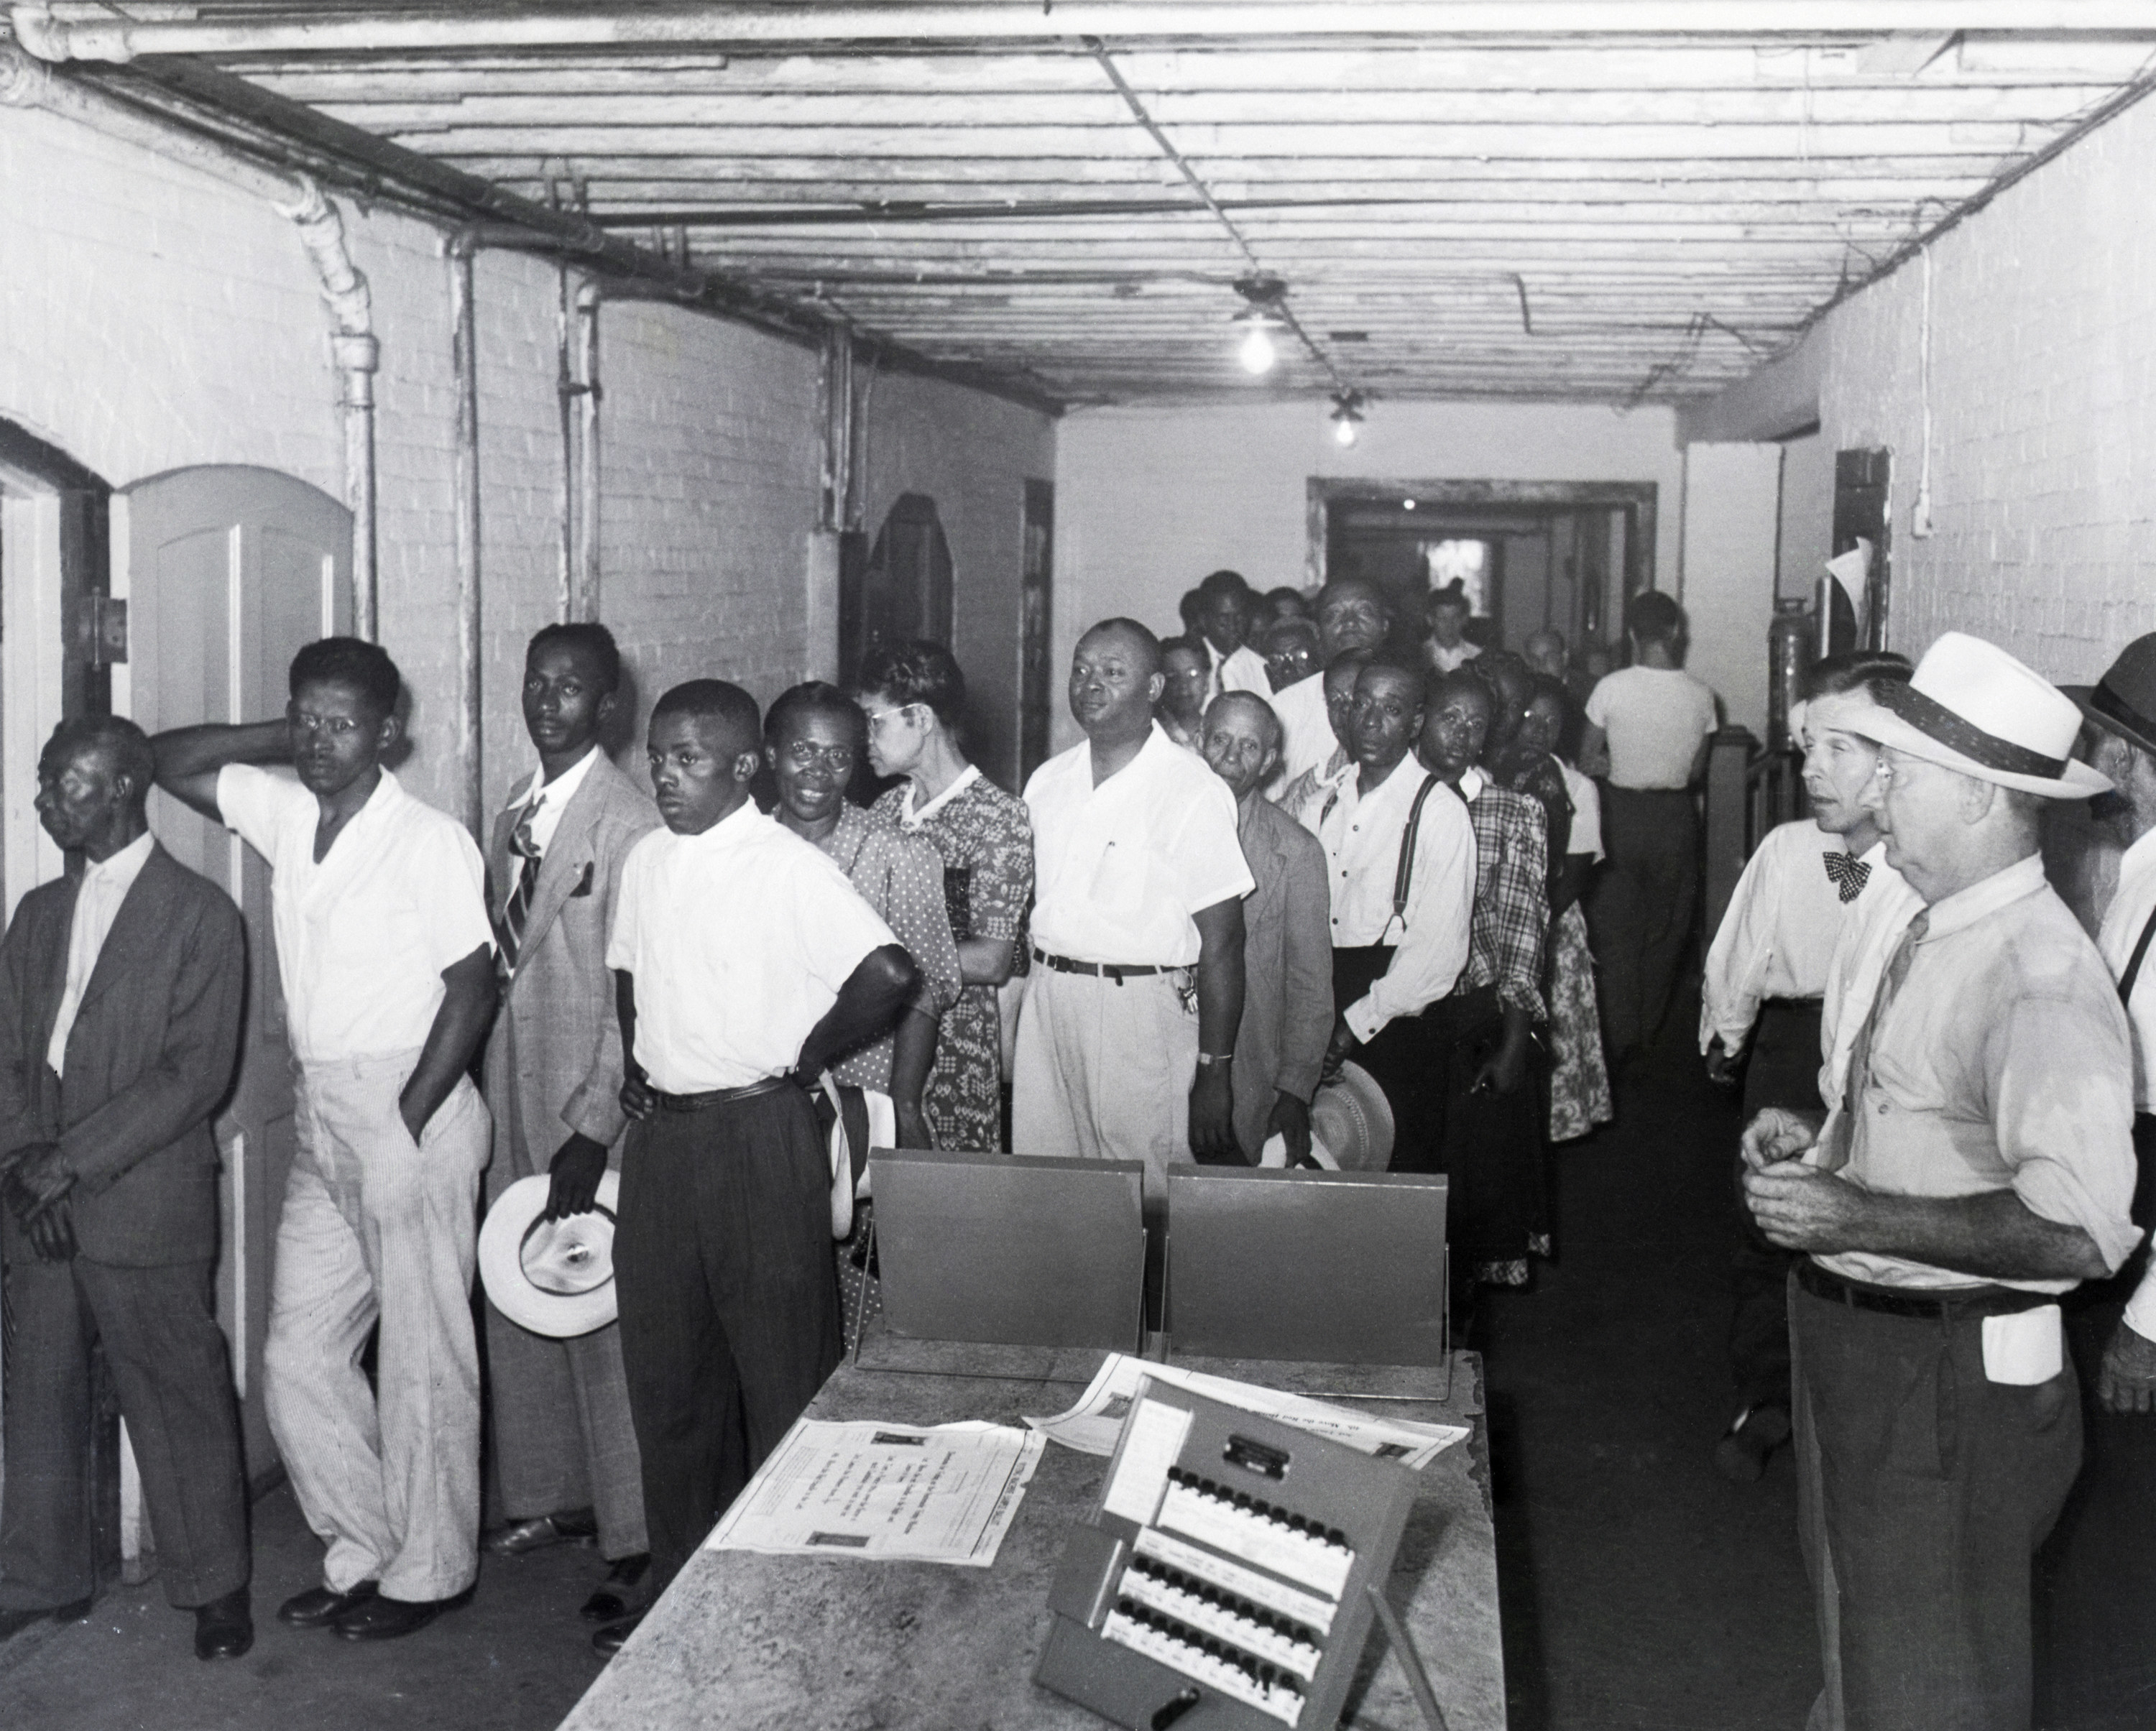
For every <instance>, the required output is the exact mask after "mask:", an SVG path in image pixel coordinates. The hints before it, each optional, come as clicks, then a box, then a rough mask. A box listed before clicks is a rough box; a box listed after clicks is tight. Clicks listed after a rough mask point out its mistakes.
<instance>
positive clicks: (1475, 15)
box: [10, 0, 2156, 61]
mask: <svg viewBox="0 0 2156 1731" xmlns="http://www.w3.org/2000/svg"><path fill="white" fill-rule="evenodd" d="M1889 10H1891V13H1892V16H1891V17H1887V16H1885V15H1883V14H1884V13H1886V12H1887V11H1889ZM2030 10H2031V8H2030V7H2029V5H2028V4H2027V3H2026V0H1897V3H1896V4H1895V5H1894V6H1893V7H1892V8H1881V6H1880V5H1879V4H1878V3H1877V0H1628V3H1625V4H1621V5H1619V4H1612V3H1611V0H1333V3H1329V4H1327V5H1324V6H1310V5H1306V4H1302V3H1301V0H1162V3H1159V4H1142V3H1132V0H1076V3H1065V4H1055V5H1052V6H1042V7H1032V6H1020V5H1014V4H1012V3H1010V0H973V3H970V4H968V3H959V4H951V5H920V4H890V3H885V4H868V5H855V6H813V7H811V6H788V7H774V6H738V5H736V6H711V5H706V6H697V5H687V6H676V7H669V8H663V9H662V8H650V9H649V10H643V9H639V10H635V11H630V10H628V9H621V10H615V9H613V8H596V7H588V8H571V7H562V8H552V7H549V8H544V9H536V10H534V11H531V12H529V13H523V14H521V15H519V14H516V13H500V12H497V13H469V12H466V11H465V10H464V9H463V8H459V7H455V6H452V5H449V4H446V3H445V4H444V5H442V6H441V7H440V8H439V9H437V10H435V11H434V12H432V13H421V12H414V11H408V10H402V9H399V10H395V11H390V10H383V11H379V12H373V13H365V12H354V11H343V10H340V11H339V13H337V14H336V16H333V17H329V18H297V17H291V16H286V17H283V18H278V17H274V16H273V17H271V18H262V19H258V20H254V21H249V20H246V19H244V18H212V19H199V20H188V19H131V18H124V17H122V18H105V17H83V16H78V15H72V14H71V15H69V16H68V17H64V18H63V17H60V16H58V15H56V13H54V8H52V6H51V5H50V4H49V3H38V4H19V5H16V6H13V7H12V8H10V11H11V13H12V15H13V22H14V28H15V33H16V34H17V36H18V37H19V38H21V39H22V41H23V44H24V45H25V46H26V47H28V49H30V51H31V52H32V53H33V54H37V55H38V56H39V57H40V58H41V59H53V60H64V59H78V60H112V61H124V60H130V59H134V58H135V57H136V55H138V54H205V55H212V56H217V55H230V54H307V53H343V54H365V53H369V52H388V51H406V50H420V51H423V50H426V49H521V48H605V47H614V46H622V45H644V46H675V47H680V48H690V47H706V46H711V45H721V46H724V45H731V44H743V45H755V44H788V43H803V42H894V41H914V42H919V41H998V40H1002V41H1008V40H1021V41H1023V40H1041V39H1051V40H1064V39H1069V38H1075V37H1081V36H1101V37H1106V38H1111V39H1114V40H1122V41H1129V40H1135V39H1141V38H1162V37H1190V38H1221V37H1240V36H1258V37H1276V38H1278V37H1315V36H1428V35H1438V36H1442V35H1456V34H1460V33H1496V34H1499V35H1506V36H1521V35H1530V34H1543V33H1553V32H1562V33H1584V34H1589V35H1613V34H1614V35H1639V34H1641V33H1653V34H1676V33H1738V34H1743V35H1747V36H1756V35H1774V34H1782V33H1792V32H1795V33H1804V34H1819V33H1831V34H1840V33H1856V34H1858V35H1861V36H1867V37H1868V36H1874V35H1884V34H1886V33H1887V32H1888V31H1889V30H1917V31H1944V30H2011V29H2023V28H2027V27H2028V25H2029V23H2030ZM2041 10H2042V13H2043V17H2042V23H2043V27H2044V28H2046V29H2047V30H2055V31H2056V30H2102V31H2112V30H2125V31H2133V30H2144V29H2148V28H2151V27H2152V26H2156V4H2152V3H2150V0H2051V3H2050V4H2049V5H2047V6H2046V7H2044V8H2042V9H2041Z"/></svg>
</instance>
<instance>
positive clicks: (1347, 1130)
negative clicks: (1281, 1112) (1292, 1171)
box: [1258, 1063, 1393, 1172]
mask: <svg viewBox="0 0 2156 1731" xmlns="http://www.w3.org/2000/svg"><path fill="white" fill-rule="evenodd" d="M1310 1157H1311V1159H1312V1160H1315V1161H1316V1162H1317V1164H1318V1165H1321V1166H1322V1167H1323V1168H1324V1169H1325V1170H1327V1171H1328V1172H1382V1171H1383V1170H1385V1169H1386V1168H1387V1167H1388V1166H1389V1165H1391V1164H1392V1159H1393V1109H1392V1107H1391V1105H1390V1104H1389V1103H1388V1102H1387V1100H1386V1099H1385V1091H1384V1090H1383V1088H1379V1087H1378V1083H1377V1078H1375V1077H1373V1076H1372V1075H1371V1073H1369V1072H1368V1070H1366V1069H1364V1068H1363V1067H1362V1066H1361V1065H1360V1064H1356V1063H1346V1064H1342V1065H1341V1067H1340V1074H1339V1077H1338V1078H1337V1080H1335V1081H1332V1082H1327V1083H1324V1084H1323V1085H1322V1087H1320V1088H1319V1089H1318V1090H1317V1095H1316V1096H1315V1098H1313V1099H1312V1101H1311V1103H1310ZM1258 1164H1259V1165H1261V1166H1284V1165H1286V1164H1287V1143H1286V1139H1285V1138H1283V1137H1281V1136H1277V1135H1276V1136H1274V1137H1273V1138H1272V1139H1270V1141H1268V1142H1267V1143H1266V1144H1265V1151H1264V1152H1263V1153H1262V1154H1261V1155H1259V1157H1258Z"/></svg>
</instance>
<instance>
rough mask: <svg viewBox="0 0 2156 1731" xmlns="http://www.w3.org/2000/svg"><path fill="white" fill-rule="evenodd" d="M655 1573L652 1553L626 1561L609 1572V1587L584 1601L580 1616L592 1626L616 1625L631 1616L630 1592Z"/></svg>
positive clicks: (579, 1612)
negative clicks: (592, 1624) (638, 1583)
mask: <svg viewBox="0 0 2156 1731" xmlns="http://www.w3.org/2000/svg"><path fill="white" fill-rule="evenodd" d="M650 1569H651V1553H650V1552H649V1551H639V1552H638V1553H637V1554H635V1555H634V1556H633V1557H624V1558H623V1559H621V1560H620V1561H619V1563H617V1564H615V1565H613V1568H611V1569H609V1570H607V1578H606V1581H605V1584H604V1585H602V1586H601V1587H600V1588H599V1590H598V1591H597V1592H596V1593H594V1594H593V1595H592V1596H591V1597H590V1598H588V1599H587V1600H584V1605H583V1610H581V1611H578V1612H577V1616H580V1617H582V1618H583V1620H584V1621H586V1622H588V1623H614V1622H619V1621H621V1619H622V1618H624V1617H625V1616H628V1615H629V1610H630V1606H629V1589H630V1588H632V1587H634V1585H636V1584H637V1582H639V1581H640V1580H643V1579H644V1576H645V1575H647V1574H648V1573H649V1571H650Z"/></svg>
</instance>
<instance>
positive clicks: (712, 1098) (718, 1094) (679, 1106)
mask: <svg viewBox="0 0 2156 1731" xmlns="http://www.w3.org/2000/svg"><path fill="white" fill-rule="evenodd" d="M793 1086H795V1083H794V1080H793V1078H792V1077H791V1076H767V1077H765V1078H763V1080H762V1081H761V1082H752V1083H749V1084H748V1086H747V1087H746V1088H713V1089H712V1090H711V1092H710V1093H660V1091H659V1090H658V1089H657V1088H653V1089H652V1090H651V1097H652V1098H653V1099H654V1100H656V1101H658V1103H659V1109H660V1111H662V1112H702V1111H705V1110H706V1109H709V1108H711V1107H713V1106H724V1105H726V1104H729V1103H730V1102H731V1101H734V1100H752V1099H755V1098H756V1097H757V1095H758V1094H762V1093H778V1090H779V1089H780V1088H792V1087H793Z"/></svg>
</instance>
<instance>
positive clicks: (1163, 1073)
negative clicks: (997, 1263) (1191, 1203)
mask: <svg viewBox="0 0 2156 1731" xmlns="http://www.w3.org/2000/svg"><path fill="white" fill-rule="evenodd" d="M1161 684H1162V676H1161V671H1160V646H1159V643H1158V641H1157V640H1156V639H1155V638H1154V637H1153V635H1152V632H1149V631H1147V629H1146V628H1145V627H1143V626H1142V625H1140V624H1138V623H1137V622H1135V621H1132V620H1129V619H1109V620H1106V621H1103V622H1101V624H1098V625H1096V626H1095V627H1093V628H1092V629H1091V631H1089V632H1086V635H1085V636H1084V637H1082V638H1080V639H1079V640H1078V648H1077V650H1076V652H1075V653H1074V654H1073V656H1072V657H1071V663H1070V713H1071V714H1072V715H1073V716H1075V718H1076V720H1077V722H1078V725H1080V726H1081V727H1082V728H1084V729H1085V730H1086V739H1085V741H1084V742H1083V743H1082V744H1081V745H1075V746H1073V747H1072V748H1071V749H1070V750H1068V751H1065V752H1064V753H1062V754H1061V755H1059V756H1056V757H1052V758H1050V760H1049V761H1047V762H1046V763H1045V764H1043V765H1041V766H1040V767H1039V769H1037V770H1035V771H1034V772H1033V776H1032V777H1031V779H1030V780H1029V781H1027V783H1026V785H1025V803H1026V808H1027V810H1028V811H1029V812H1030V813H1031V815H1032V818H1033V845H1034V909H1033V943H1034V951H1033V970H1032V972H1031V974H1030V975H1029V976H1028V979H1027V983H1026V992H1025V1005H1024V1009H1023V1011H1021V1012H1020V1014H1019V1025H1018V1049H1017V1052H1016V1054H1015V1056H1014V1059H1013V1063H1012V1073H1011V1148H1012V1151H1013V1152H1014V1153H1017V1154H1024V1155H1063V1156H1065V1157H1067V1158H1077V1159H1082V1160H1142V1161H1143V1162H1144V1163H1145V1168H1146V1173H1145V1192H1146V1197H1147V1202H1148V1205H1149V1206H1152V1207H1153V1208H1154V1209H1155V1210H1156V1211H1158V1208H1159V1207H1160V1206H1162V1205H1163V1203H1164V1201H1165V1199H1166V1196H1167V1169H1168V1167H1169V1166H1170V1165H1183V1164H1188V1162H1189V1161H1190V1160H1192V1159H1193V1156H1199V1157H1204V1158H1206V1159H1209V1160H1235V1159H1238V1158H1240V1155H1238V1154H1237V1152H1236V1143H1235V1095H1234V1090H1233V1086H1232V1083H1231V1081H1230V1075H1229V1073H1230V1069H1231V1068H1232V1066H1233V1064H1234V1063H1235V1036H1236V1033H1237V1031H1238V1030H1239V1028H1240V1026H1241V1023H1242V1019H1243V898H1244V897H1245V895H1247V894H1250V890H1251V889H1252V888H1253V887H1254V880H1253V879H1252V878H1251V876H1250V868H1249V867H1248V866H1247V865H1245V863H1244V860H1243V850H1242V848H1241V846H1240V843H1239V842H1237V840H1236V826H1235V795H1234V794H1232V793H1231V792H1229V790H1228V786H1227V784H1226V783H1225V782H1224V781H1221V780H1220V779H1219V776H1215V775H1214V773H1213V772H1212V771H1210V770H1209V769H1208V768H1207V767H1206V766H1205V761H1204V759H1203V758H1202V757H1199V756H1197V755H1194V754H1193V753H1190V752H1187V751H1181V750H1178V749H1177V748H1176V747H1175V746H1173V745H1171V744H1169V743H1168V736H1167V735H1165V734H1164V733H1163V732H1162V731H1161V730H1160V729H1159V727H1158V725H1156V724H1155V722H1154V721H1153V719H1152V710H1153V706H1154V704H1157V703H1158V701H1159V699H1160V691H1161Z"/></svg>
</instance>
